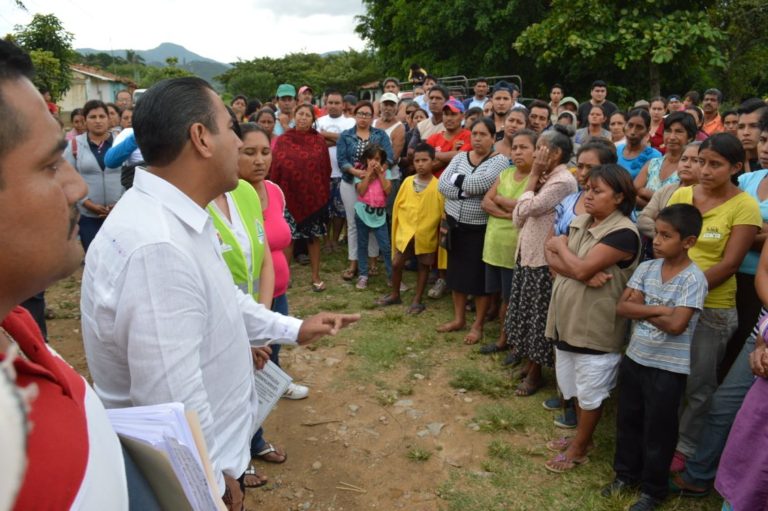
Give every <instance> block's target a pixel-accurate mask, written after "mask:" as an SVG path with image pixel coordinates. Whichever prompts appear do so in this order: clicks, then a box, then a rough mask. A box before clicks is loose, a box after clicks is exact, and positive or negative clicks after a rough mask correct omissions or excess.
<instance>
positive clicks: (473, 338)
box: [464, 328, 483, 345]
mask: <svg viewBox="0 0 768 511" xmlns="http://www.w3.org/2000/svg"><path fill="white" fill-rule="evenodd" d="M482 340H483V332H482V331H480V330H477V329H476V328H470V329H469V333H468V334H467V335H465V336H464V344H469V345H472V344H477V343H479V342H480V341H482Z"/></svg>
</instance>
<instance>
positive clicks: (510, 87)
mask: <svg viewBox="0 0 768 511" xmlns="http://www.w3.org/2000/svg"><path fill="white" fill-rule="evenodd" d="M499 91H507V92H509V94H510V95H512V91H518V92H520V89H519V88H518V86H517V85H515V84H514V83H509V82H508V81H506V80H500V81H498V82H496V83H495V84H494V85H493V91H492V92H491V96H493V95H494V94H495V93H497V92H499Z"/></svg>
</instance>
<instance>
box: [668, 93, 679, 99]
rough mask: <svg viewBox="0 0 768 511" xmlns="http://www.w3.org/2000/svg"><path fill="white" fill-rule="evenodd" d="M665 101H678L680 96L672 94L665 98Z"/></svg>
mask: <svg viewBox="0 0 768 511" xmlns="http://www.w3.org/2000/svg"><path fill="white" fill-rule="evenodd" d="M667 101H680V96H679V95H677V94H672V95H671V96H670V97H668V98H667Z"/></svg>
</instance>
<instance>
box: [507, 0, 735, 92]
mask: <svg viewBox="0 0 768 511" xmlns="http://www.w3.org/2000/svg"><path fill="white" fill-rule="evenodd" d="M723 3H725V1H723ZM712 4H713V2H712V1H711V0H710V1H706V0H692V1H688V0H686V1H683V0H636V1H634V2H626V1H616V2H612V1H606V0H552V2H551V6H550V9H549V11H548V13H547V15H546V17H545V18H544V19H543V20H542V21H541V22H539V23H535V24H533V25H531V26H530V27H528V28H527V29H526V30H525V31H524V32H523V33H522V34H520V36H519V37H518V39H517V41H516V42H515V44H514V47H515V48H516V49H517V50H518V51H520V52H521V53H524V54H526V55H530V56H538V58H539V59H540V60H541V61H543V62H544V63H553V62H561V63H562V62H567V61H570V62H573V63H577V65H579V66H581V67H583V68H586V69H591V70H594V69H597V68H600V67H603V66H604V65H605V63H606V61H608V62H610V64H612V65H613V66H614V67H615V68H618V69H619V70H622V71H633V73H632V74H633V75H634V76H635V77H637V76H645V77H646V80H644V82H645V84H646V85H647V87H648V89H647V90H648V91H649V92H650V94H651V95H652V96H654V95H658V94H659V92H660V90H661V86H662V81H663V80H664V78H665V77H666V76H674V75H675V73H681V72H684V71H685V68H689V67H690V66H692V65H696V64H698V65H699V66H706V67H709V68H718V67H723V66H724V65H725V61H724V59H723V55H722V54H721V52H720V50H719V49H718V47H717V45H718V43H720V42H721V41H722V40H723V39H724V34H723V32H722V30H720V29H719V28H718V27H715V26H712V24H711V20H710V17H709V15H708V13H707V11H706V9H707V8H708V7H710V6H711V5H712ZM577 27H580V28H578V29H577ZM643 70H644V72H643Z"/></svg>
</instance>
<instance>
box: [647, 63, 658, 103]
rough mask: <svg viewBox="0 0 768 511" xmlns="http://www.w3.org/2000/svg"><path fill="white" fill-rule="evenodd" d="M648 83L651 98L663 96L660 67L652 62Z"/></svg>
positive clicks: (649, 68) (649, 67) (649, 66)
mask: <svg viewBox="0 0 768 511" xmlns="http://www.w3.org/2000/svg"><path fill="white" fill-rule="evenodd" d="M648 82H649V85H650V89H651V97H652V98H653V97H656V96H659V95H661V74H660V73H659V65H658V64H655V63H653V62H650V63H649V65H648Z"/></svg>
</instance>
